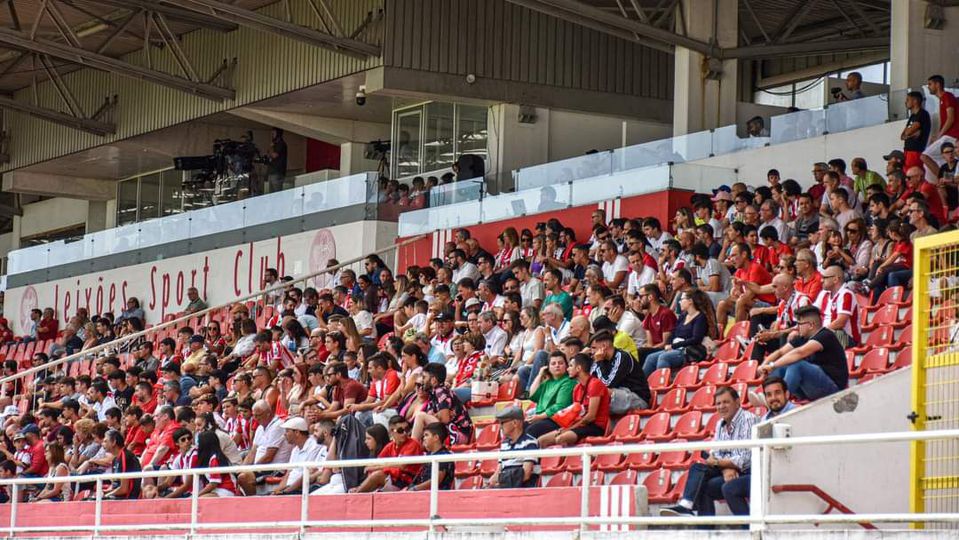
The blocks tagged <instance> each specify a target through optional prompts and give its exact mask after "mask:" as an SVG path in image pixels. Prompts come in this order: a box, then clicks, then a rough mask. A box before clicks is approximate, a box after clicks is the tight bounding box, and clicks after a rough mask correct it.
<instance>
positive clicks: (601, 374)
mask: <svg viewBox="0 0 959 540" xmlns="http://www.w3.org/2000/svg"><path fill="white" fill-rule="evenodd" d="M613 338H614V336H613V334H612V333H611V332H609V331H608V330H604V331H601V332H597V333H596V335H595V336H593V340H592V341H591V342H590V348H591V349H592V351H593V367H592V369H591V370H590V374H591V375H594V376H595V377H596V378H598V379H599V380H601V381H602V382H603V384H605V385H606V387H607V388H609V390H610V397H611V400H610V406H609V410H610V412H611V413H613V414H626V413H627V412H629V411H632V410H635V409H647V408H649V402H650V399H651V398H652V396H651V393H650V391H649V383H648V382H646V377H645V375H644V374H643V370H642V367H641V366H640V365H639V364H637V363H636V361H635V360H634V359H633V357H632V356H631V355H630V354H629V353H628V352H626V351H624V350H622V349H617V348H616V347H614V346H613Z"/></svg>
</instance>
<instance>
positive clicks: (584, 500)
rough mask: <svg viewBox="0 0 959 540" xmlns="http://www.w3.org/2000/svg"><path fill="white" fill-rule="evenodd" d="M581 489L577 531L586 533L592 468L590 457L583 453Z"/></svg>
mask: <svg viewBox="0 0 959 540" xmlns="http://www.w3.org/2000/svg"><path fill="white" fill-rule="evenodd" d="M582 460H583V489H582V491H580V499H579V517H580V518H582V519H583V521H580V523H579V530H580V531H581V532H586V521H585V520H586V518H588V517H589V477H590V475H591V473H590V468H591V466H592V456H590V455H589V454H587V453H586V452H585V451H584V452H583V457H582Z"/></svg>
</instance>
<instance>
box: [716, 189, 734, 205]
mask: <svg viewBox="0 0 959 540" xmlns="http://www.w3.org/2000/svg"><path fill="white" fill-rule="evenodd" d="M713 191H715V190H713ZM711 200H712V201H713V202H716V201H731V200H733V194H732V193H730V192H728V191H718V192H716V194H715V195H713V197H712V199H711Z"/></svg>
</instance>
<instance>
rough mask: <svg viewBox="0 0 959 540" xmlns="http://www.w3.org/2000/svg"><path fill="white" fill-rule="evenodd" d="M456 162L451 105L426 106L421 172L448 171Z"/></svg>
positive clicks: (435, 104)
mask: <svg viewBox="0 0 959 540" xmlns="http://www.w3.org/2000/svg"><path fill="white" fill-rule="evenodd" d="M454 161H456V156H455V154H454V148H453V104H452V103H438V102H434V103H429V104H427V105H426V136H425V138H424V139H423V169H422V170H423V171H436V170H440V169H448V168H450V167H452V166H453V162H454Z"/></svg>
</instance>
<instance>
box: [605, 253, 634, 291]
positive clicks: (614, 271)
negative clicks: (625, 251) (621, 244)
mask: <svg viewBox="0 0 959 540" xmlns="http://www.w3.org/2000/svg"><path fill="white" fill-rule="evenodd" d="M599 255H600V257H602V260H603V279H605V280H606V285H608V286H609V288H610V289H612V290H614V291H615V290H617V289H620V288H622V287H623V286H625V285H626V284H627V282H626V275H627V273H628V272H629V261H628V260H627V259H626V257H623V256H622V255H620V254H619V249H618V248H617V247H616V242H613V241H612V240H607V241H605V242H603V244H602V246H601V247H600V249H599Z"/></svg>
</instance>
